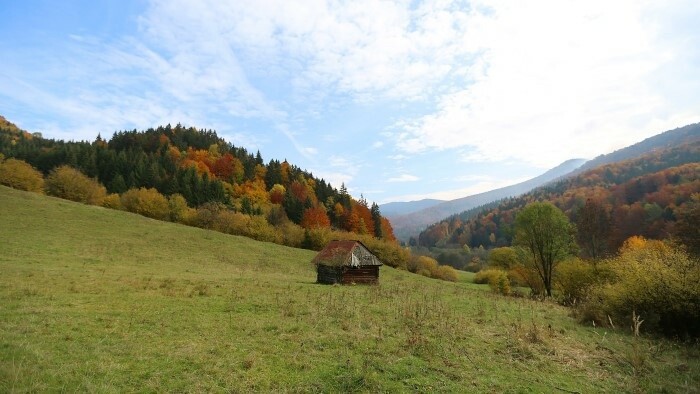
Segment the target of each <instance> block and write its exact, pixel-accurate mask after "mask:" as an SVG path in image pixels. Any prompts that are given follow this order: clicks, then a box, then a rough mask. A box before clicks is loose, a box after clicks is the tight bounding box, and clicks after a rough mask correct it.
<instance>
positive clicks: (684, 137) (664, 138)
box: [574, 123, 700, 174]
mask: <svg viewBox="0 0 700 394" xmlns="http://www.w3.org/2000/svg"><path fill="white" fill-rule="evenodd" d="M698 137H700V123H695V124H690V125H687V126H683V127H679V128H677V129H673V130H668V131H665V132H663V133H661V134H657V135H655V136H653V137H649V138H647V139H645V140H644V141H641V142H638V143H636V144H634V145H630V146H628V147H626V148H622V149H619V150H616V151H615V152H612V153H608V154H606V155H600V156H598V157H596V158H595V159H593V160H589V161H588V162H586V163H585V164H584V165H582V166H581V167H580V168H578V169H577V170H575V171H574V174H579V173H582V172H585V171H588V170H592V169H594V168H596V167H600V166H602V165H604V164H611V163H615V162H620V161H625V160H630V159H634V158H636V157H639V156H642V155H645V154H648V153H652V152H654V151H656V150H663V149H668V148H671V147H674V146H678V145H683V144H687V143H691V142H693V141H697V140H698Z"/></svg>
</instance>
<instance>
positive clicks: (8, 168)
mask: <svg viewBox="0 0 700 394" xmlns="http://www.w3.org/2000/svg"><path fill="white" fill-rule="evenodd" d="M0 185H5V186H9V187H12V188H15V189H19V190H26V191H30V192H35V193H43V191H44V177H43V175H42V174H41V172H39V171H37V170H36V169H35V168H34V167H32V166H31V165H29V164H27V163H25V162H23V161H22V160H17V159H7V160H2V158H0Z"/></svg>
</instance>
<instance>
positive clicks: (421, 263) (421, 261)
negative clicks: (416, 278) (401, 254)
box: [405, 256, 459, 282]
mask: <svg viewBox="0 0 700 394" xmlns="http://www.w3.org/2000/svg"><path fill="white" fill-rule="evenodd" d="M405 268H406V269H408V271H410V272H413V273H416V274H418V275H422V276H426V277H428V278H435V279H440V280H446V281H450V282H456V281H457V279H458V278H459V275H458V274H457V270H455V269H454V268H452V267H451V266H449V265H440V264H438V262H437V260H435V259H433V258H430V257H428V256H411V258H410V259H408V263H407V265H406V267H405Z"/></svg>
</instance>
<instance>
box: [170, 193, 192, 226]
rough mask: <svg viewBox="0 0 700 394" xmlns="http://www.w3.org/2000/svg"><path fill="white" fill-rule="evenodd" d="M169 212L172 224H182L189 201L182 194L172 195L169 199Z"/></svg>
mask: <svg viewBox="0 0 700 394" xmlns="http://www.w3.org/2000/svg"><path fill="white" fill-rule="evenodd" d="M168 210H169V211H170V213H169V217H170V221H171V222H176V223H182V221H183V219H184V218H185V215H186V214H187V211H188V206H187V200H185V197H183V196H182V194H179V193H175V194H171V195H170V196H169V197H168Z"/></svg>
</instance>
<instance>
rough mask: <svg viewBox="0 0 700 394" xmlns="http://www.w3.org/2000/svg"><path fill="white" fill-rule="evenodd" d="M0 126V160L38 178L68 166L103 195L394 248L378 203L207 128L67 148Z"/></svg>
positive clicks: (127, 134) (160, 130) (121, 136)
mask: <svg viewBox="0 0 700 394" xmlns="http://www.w3.org/2000/svg"><path fill="white" fill-rule="evenodd" d="M0 120H1V121H0V154H2V155H3V156H4V157H5V158H8V159H10V158H11V159H18V160H21V161H24V162H26V163H28V164H30V165H31V166H32V167H34V168H36V169H38V170H39V171H41V173H43V174H44V175H45V176H49V175H51V174H53V173H54V172H56V170H57V169H59V168H62V167H65V166H67V167H70V168H73V169H76V170H78V171H80V172H81V173H82V174H84V175H85V176H87V177H88V178H91V179H95V180H96V181H97V182H99V183H100V184H101V185H104V187H105V188H106V193H107V194H118V195H123V194H125V193H127V192H128V191H131V190H139V189H146V190H151V189H153V190H155V191H157V193H156V194H158V193H160V194H162V195H163V196H166V197H168V196H181V197H182V198H183V199H184V202H186V206H187V207H190V208H202V207H204V208H206V209H209V210H210V211H211V210H214V211H220V210H221V209H225V210H227V211H231V212H236V213H241V214H245V215H250V216H254V217H259V218H261V220H263V221H264V222H267V223H268V224H269V225H272V226H280V225H284V224H285V223H288V222H291V223H293V224H294V225H296V226H301V227H302V228H303V229H304V230H306V231H313V230H319V229H320V230H323V229H337V230H341V231H346V232H349V233H355V234H358V235H367V236H372V237H374V238H377V239H383V240H386V241H387V242H395V237H394V233H393V229H392V228H391V225H390V224H389V221H388V220H387V219H386V218H384V217H383V216H382V215H381V212H380V210H379V207H378V205H377V204H371V205H370V204H368V202H367V201H366V200H365V199H364V198H360V199H359V200H358V199H354V198H352V197H351V196H350V195H349V194H348V192H347V190H346V189H345V187H344V185H343V186H342V187H341V188H340V190H338V189H335V188H334V187H332V186H331V185H330V184H329V183H327V182H326V181H325V180H323V179H319V178H317V177H315V176H314V175H313V174H312V173H310V172H307V171H305V170H302V169H300V168H299V167H296V166H294V165H292V164H290V163H288V162H287V161H286V160H285V161H282V162H280V161H278V160H270V161H269V162H267V163H265V162H264V161H263V159H262V156H261V154H260V152H257V153H256V154H253V153H251V152H248V151H247V150H246V149H245V148H242V147H237V146H234V145H233V144H231V143H228V142H226V141H225V140H223V139H222V138H220V137H218V136H217V134H216V132H215V131H213V130H200V129H195V128H193V127H183V126H182V125H180V124H178V125H176V126H174V127H173V126H171V125H167V126H161V127H157V128H155V129H154V128H151V129H148V130H145V131H136V130H132V131H120V132H116V133H114V135H113V136H112V138H110V139H108V140H106V139H103V138H102V137H101V136H100V135H98V136H97V138H96V139H95V140H94V141H92V142H87V141H79V142H74V141H69V142H66V141H61V140H52V139H45V138H42V136H41V134H39V133H34V134H32V133H29V132H27V131H24V130H21V129H19V128H18V127H17V126H15V125H14V124H12V123H10V122H8V121H7V120H6V119H5V118H2V119H0ZM217 206H221V208H216V207H217Z"/></svg>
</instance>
